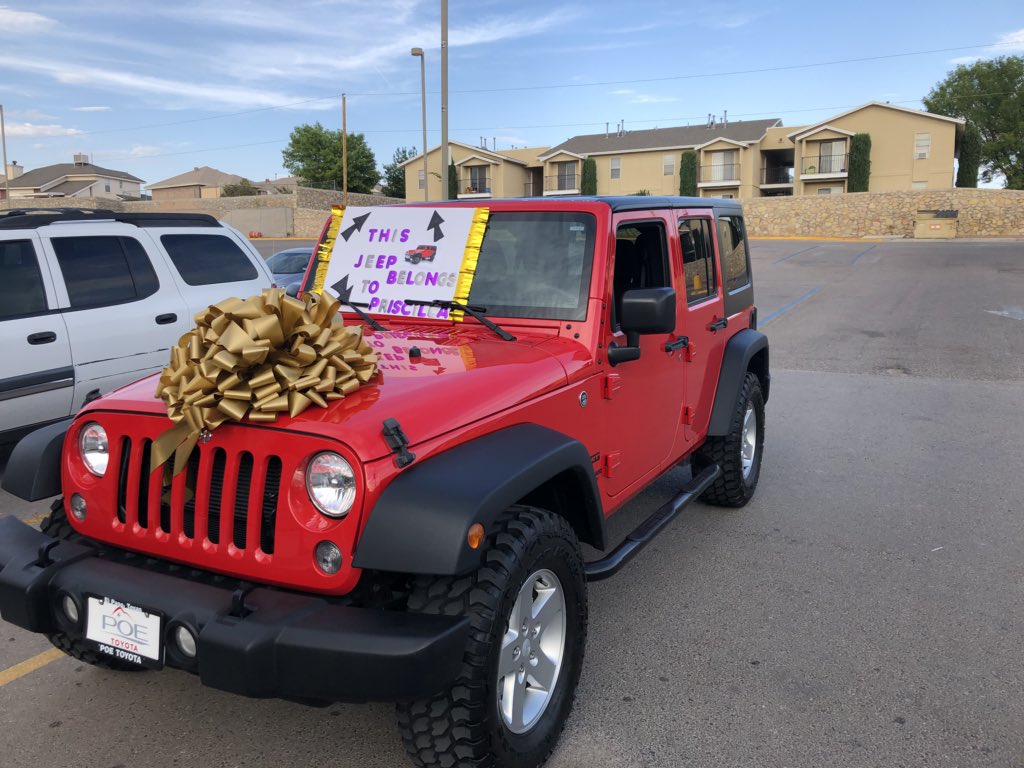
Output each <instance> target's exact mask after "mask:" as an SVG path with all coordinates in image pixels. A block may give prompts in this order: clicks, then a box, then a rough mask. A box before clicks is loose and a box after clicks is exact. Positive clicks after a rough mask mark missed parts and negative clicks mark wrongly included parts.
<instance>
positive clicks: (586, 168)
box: [580, 157, 597, 195]
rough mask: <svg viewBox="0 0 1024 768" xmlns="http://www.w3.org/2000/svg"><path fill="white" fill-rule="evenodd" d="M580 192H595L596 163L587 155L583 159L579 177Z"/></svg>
mask: <svg viewBox="0 0 1024 768" xmlns="http://www.w3.org/2000/svg"><path fill="white" fill-rule="evenodd" d="M580 194H581V195H596V194H597V163H596V162H595V161H594V158H592V157H588V158H587V159H586V160H584V161H583V177H582V178H581V179H580Z"/></svg>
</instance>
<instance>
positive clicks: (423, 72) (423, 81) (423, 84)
mask: <svg viewBox="0 0 1024 768" xmlns="http://www.w3.org/2000/svg"><path fill="white" fill-rule="evenodd" d="M409 53H411V54H412V55H413V56H419V57H420V105H421V106H422V111H423V200H424V201H427V200H430V191H429V190H430V176H429V175H428V174H427V57H426V56H425V55H424V53H423V49H422V48H413V49H412V50H411V51H409Z"/></svg>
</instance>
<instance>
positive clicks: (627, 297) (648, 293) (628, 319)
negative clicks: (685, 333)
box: [608, 288, 676, 365]
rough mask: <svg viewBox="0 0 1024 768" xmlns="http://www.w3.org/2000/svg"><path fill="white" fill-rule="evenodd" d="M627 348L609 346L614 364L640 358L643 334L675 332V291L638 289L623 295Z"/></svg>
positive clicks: (609, 359) (610, 356)
mask: <svg viewBox="0 0 1024 768" xmlns="http://www.w3.org/2000/svg"><path fill="white" fill-rule="evenodd" d="M619 324H620V325H621V326H622V330H624V331H625V332H626V346H624V347H619V346H617V345H615V344H614V343H613V344H611V345H610V346H609V347H608V362H609V363H611V364H612V365H618V364H619V363H625V362H628V361H630V360H636V359H638V358H639V357H640V334H642V333H645V334H646V333H672V331H674V330H675V329H676V292H675V289H674V288H637V289H635V290H632V291H626V292H625V293H624V294H623V295H622V317H621V318H620V320H619Z"/></svg>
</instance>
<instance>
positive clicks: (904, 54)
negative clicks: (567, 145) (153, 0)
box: [75, 41, 1020, 136]
mask: <svg viewBox="0 0 1024 768" xmlns="http://www.w3.org/2000/svg"><path fill="white" fill-rule="evenodd" d="M1009 45H1020V43H1019V42H1015V41H1007V42H1002V43H983V44H980V45H962V46H956V47H954V48H933V49H930V50H925V51H904V52H901V53H888V54H881V55H878V56H863V57H859V58H853V59H834V60H831V61H819V62H812V63H808V64H786V65H780V66H776V67H760V68H755V69H737V70H730V71H724V72H704V73H697V74H689V75H670V76H667V77H651V78H641V79H636V80H602V81H596V82H589V83H553V84H548V85H523V86H509V87H505V88H472V89H461V90H454V89H453V90H451V91H450V93H460V94H481V93H510V92H516V91H541V90H555V89H560V88H593V87H601V86H609V85H635V84H641V83H660V82H672V81H677V80H698V79H703V78H711V77H729V76H734V75H750V74H759V73H765V72H783V71H787V70H794V69H810V68H814V67H827V66H835V65H838V64H856V63H863V62H869V61H881V60H886V59H895V58H903V57H908V56H926V55H929V54H935V53H952V52H955V51H966V50H972V49H977V48H995V47H999V46H1009ZM427 93H429V94H430V95H437V93H438V92H437V91H427ZM348 95H349V96H359V97H387V96H392V97H393V96H419V95H420V92H419V91H378V92H365V93H358V92H349V93H348ZM340 98H341V94H340V93H339V94H332V95H330V96H317V97H313V98H309V99H303V100H301V101H293V102H287V103H284V104H274V105H271V106H267V107H259V108H255V109H245V110H240V111H237V112H225V113H223V114H220V115H207V116H205V117H195V118H189V119H185V120H175V121H169V122H165V123H151V124H148V125H139V126H135V127H129V128H104V129H100V130H96V131H82V132H80V133H78V134H75V135H76V136H93V135H99V134H104V133H123V132H126V131H139V130H144V129H147V128H166V127H170V126H175V125H186V124H189V123H199V122H205V121H208V120H223V119H226V118H230V117H238V116H240V115H251V114H256V113H258V112H270V111H273V110H277V109H287V108H289V107H295V106H300V105H303V104H312V103H315V102H318V101H331V100H333V99H340ZM903 103H909V102H903ZM803 111H813V110H803ZM673 119H676V118H673ZM685 119H692V120H699V119H702V118H701V116H695V117H692V118H685ZM581 125H589V123H587V124H581ZM523 127H530V126H523ZM538 127H546V126H538ZM550 127H567V126H550ZM466 130H484V129H480V128H470V129H466Z"/></svg>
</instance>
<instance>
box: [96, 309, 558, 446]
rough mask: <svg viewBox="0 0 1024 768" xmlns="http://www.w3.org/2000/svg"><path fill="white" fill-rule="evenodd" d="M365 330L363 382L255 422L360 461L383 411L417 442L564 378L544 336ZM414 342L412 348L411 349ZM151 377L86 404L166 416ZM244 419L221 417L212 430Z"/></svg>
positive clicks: (377, 440)
mask: <svg viewBox="0 0 1024 768" xmlns="http://www.w3.org/2000/svg"><path fill="white" fill-rule="evenodd" d="M481 331H483V334H486V335H482V334H481ZM366 338H367V340H368V341H369V342H370V343H371V345H372V346H373V348H374V351H375V352H377V354H378V356H379V372H378V373H377V375H376V376H375V377H374V378H373V379H371V380H370V383H368V384H366V385H364V386H362V387H360V388H359V390H358V391H356V392H355V393H354V394H352V395H349V396H348V397H346V398H344V399H343V400H337V401H335V402H333V403H331V404H329V405H328V407H327V408H318V407H316V406H315V405H314V406H311V407H310V408H307V409H306V411H305V412H304V413H301V414H299V415H298V416H296V417H295V418H290V417H289V416H287V414H282V415H281V416H280V417H279V418H278V420H277V421H276V422H274V423H273V424H267V425H259V426H261V427H269V428H274V429H286V430H296V431H301V432H304V433H307V434H313V435H320V436H323V437H326V438H329V439H335V440H339V441H341V442H343V443H345V444H346V445H348V446H349V447H350V448H351V449H352V450H353V451H355V453H356V454H357V455H358V456H359V458H360V459H361V460H362V461H364V462H365V461H372V460H373V459H377V458H380V457H382V456H385V455H387V454H388V453H389V449H388V447H387V445H386V443H385V442H384V439H383V437H382V435H381V429H382V425H383V422H384V420H385V419H389V418H394V419H397V420H398V422H399V423H400V424H401V426H402V430H403V431H404V432H405V434H406V436H408V438H409V441H410V443H411V444H412V445H416V444H417V443H420V442H422V441H424V440H429V439H431V438H433V437H436V436H437V435H440V434H443V433H445V432H448V431H450V430H453V429H457V428H459V427H461V426H463V425H465V424H469V423H471V422H474V421H477V420H479V419H482V418H485V417H487V416H490V415H493V414H495V413H498V412H500V411H503V410H505V409H507V408H510V407H512V406H515V405H517V404H519V403H522V402H526V401H528V400H530V399H532V398H534V397H537V396H538V395H541V394H543V393H545V392H548V391H551V390H553V389H556V388H558V387H561V386H563V385H565V384H566V372H565V369H564V368H563V366H562V364H561V363H559V361H558V360H557V359H556V358H555V357H554V356H552V355H551V354H549V353H548V352H545V351H543V350H542V349H540V348H539V347H538V345H539V344H541V343H542V342H544V341H545V340H547V339H550V338H551V337H550V336H532V337H528V336H523V337H521V338H520V339H519V340H517V341H514V342H509V341H502V340H501V339H499V338H498V337H496V336H494V335H493V334H491V333H490V332H489V331H486V330H485V329H480V328H479V326H472V327H462V328H455V329H451V330H449V329H447V328H445V329H444V330H439V329H435V328H430V329H427V330H425V331H414V330H411V329H410V330H408V331H393V332H377V333H375V334H367V336H366ZM413 347H416V348H417V349H418V350H419V351H420V354H419V355H414V356H410V354H409V352H410V349H411V348H413ZM158 378H159V377H158V376H156V375H154V376H150V377H148V378H145V379H142V380H140V381H137V382H135V383H134V384H130V385H128V386H126V387H123V388H121V389H119V390H116V391H115V392H112V393H111V394H109V395H106V396H104V397H102V398H100V399H99V400H95V401H93V402H92V403H90V405H89V406H87V410H97V411H103V410H117V411H133V412H136V413H151V414H154V415H156V416H164V417H166V408H165V407H164V404H163V402H162V401H160V400H157V399H156V398H155V397H154V392H155V391H156V387H157V380H158ZM246 425H247V422H243V423H242V424H237V423H231V422H228V423H225V424H223V425H221V426H220V427H218V431H222V430H237V429H245V428H246ZM167 426H168V427H170V426H171V422H170V420H168V421H167Z"/></svg>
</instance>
